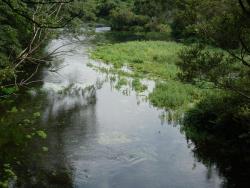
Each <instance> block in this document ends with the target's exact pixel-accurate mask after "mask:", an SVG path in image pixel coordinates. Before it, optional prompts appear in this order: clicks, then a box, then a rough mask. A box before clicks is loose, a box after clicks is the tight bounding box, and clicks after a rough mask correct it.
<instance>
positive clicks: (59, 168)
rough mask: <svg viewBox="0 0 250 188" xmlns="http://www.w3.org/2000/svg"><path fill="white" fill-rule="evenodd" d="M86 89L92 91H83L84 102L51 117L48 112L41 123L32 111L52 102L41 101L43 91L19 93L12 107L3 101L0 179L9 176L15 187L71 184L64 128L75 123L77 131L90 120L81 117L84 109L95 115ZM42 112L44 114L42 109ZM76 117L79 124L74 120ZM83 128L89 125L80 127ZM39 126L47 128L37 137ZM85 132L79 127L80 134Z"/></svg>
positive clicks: (93, 106) (93, 94) (92, 103)
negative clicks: (20, 95) (28, 93)
mask: <svg viewBox="0 0 250 188" xmlns="http://www.w3.org/2000/svg"><path fill="white" fill-rule="evenodd" d="M89 91H91V93H92V94H91V95H86V94H84V93H83V95H84V96H87V97H85V98H84V100H86V101H85V103H84V105H85V106H79V105H78V104H77V103H75V104H76V105H75V106H71V108H70V109H67V111H64V110H63V109H62V110H59V112H58V113H57V116H55V117H54V118H53V117H52V116H53V114H47V115H48V117H47V118H46V121H45V120H44V118H43V121H41V122H40V123H39V117H35V116H34V117H33V116H32V115H33V114H35V115H36V116H37V114H38V113H36V112H38V111H39V112H40V111H41V109H42V108H45V109H47V108H49V107H51V106H50V105H52V104H53V103H50V102H48V103H47V104H46V103H44V101H46V99H45V97H47V96H46V95H38V96H37V97H35V98H31V97H30V96H25V97H24V96H22V99H20V100H18V103H19V104H17V106H16V107H15V108H13V109H8V108H7V107H6V104H4V106H5V109H3V108H1V110H2V111H3V112H1V118H0V119H1V126H0V132H1V133H0V183H1V182H3V183H4V180H5V179H9V180H10V181H9V183H11V182H12V184H13V185H15V186H16V187H48V185H49V186H50V187H51V186H52V187H73V180H72V176H73V174H72V171H73V169H72V166H71V164H70V162H69V159H68V157H67V155H68V151H67V149H65V148H67V144H68V143H67V136H68V135H67V134H68V133H67V131H68V129H71V128H72V127H71V126H74V127H75V129H74V130H75V132H77V131H79V130H77V126H79V125H80V124H79V123H80V122H81V123H82V124H85V121H91V122H93V120H88V119H87V120H84V118H86V116H84V115H83V114H84V111H86V113H87V114H89V113H91V114H92V115H93V118H94V114H95V91H93V90H91V89H89ZM67 97H68V95H67ZM14 102H15V103H17V101H14ZM79 102H80V101H79ZM88 103H90V105H89V106H87V105H86V104H88ZM10 106H11V105H10ZM87 109H88V110H87ZM7 111H9V112H7ZM89 111H90V112H89ZM41 115H42V116H43V113H41ZM89 117H92V116H89ZM76 120H78V122H79V123H78V124H76V123H75V122H74V121H76ZM84 128H87V129H88V128H89V127H82V129H84ZM78 129H81V128H80V127H79V128H78ZM38 130H46V133H47V139H41V138H39V136H38V135H37V131H38ZM85 132H86V131H81V133H82V134H81V136H83V138H84V133H85ZM73 133H74V132H73ZM73 133H72V134H71V135H70V136H71V138H73V136H74V134H73ZM47 149H48V151H47ZM12 172H13V174H12ZM11 179H12V180H13V181H12V180H11ZM15 179H16V180H15ZM0 187H1V185H0Z"/></svg>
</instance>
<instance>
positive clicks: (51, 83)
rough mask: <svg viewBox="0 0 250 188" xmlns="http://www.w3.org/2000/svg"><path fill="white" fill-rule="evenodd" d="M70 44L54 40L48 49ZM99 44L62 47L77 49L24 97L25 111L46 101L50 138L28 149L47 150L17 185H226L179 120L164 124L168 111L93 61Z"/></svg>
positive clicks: (42, 124) (102, 187)
mask: <svg viewBox="0 0 250 188" xmlns="http://www.w3.org/2000/svg"><path fill="white" fill-rule="evenodd" d="M68 42H69V39H68V38H67V37H62V38H58V39H54V40H52V41H51V43H50V44H49V46H48V50H49V51H52V50H53V49H55V48H57V47H58V46H61V45H62V44H65V43H68ZM92 46H93V44H89V43H88V42H83V43H82V42H81V43H73V44H71V45H67V46H65V47H63V48H61V49H60V50H61V51H68V50H71V51H70V52H65V53H62V54H60V56H58V57H57V58H55V59H54V61H53V63H52V68H51V67H50V68H48V67H47V68H44V69H43V71H42V73H41V74H42V79H43V85H42V86H41V88H40V89H39V90H40V92H38V91H37V90H36V89H32V90H31V91H30V95H29V96H27V97H26V98H25V99H23V100H21V101H19V105H18V107H19V108H21V107H23V106H25V107H26V108H34V106H39V109H41V110H40V113H41V115H40V119H39V123H38V125H37V126H39V127H42V128H43V129H45V130H46V134H47V138H46V140H45V141H43V143H42V144H41V143H40V142H39V141H36V144H34V145H32V147H29V148H28V150H29V152H30V153H33V154H34V153H36V152H37V150H39V151H40V149H39V148H41V146H44V147H43V148H44V152H42V154H41V155H39V157H36V160H31V161H30V164H26V165H24V166H22V168H21V169H20V168H19V172H20V174H22V172H23V174H22V175H21V176H22V178H21V179H19V180H18V177H17V181H18V183H17V184H16V185H15V183H13V184H12V186H13V187H75V188H84V187H86V188H163V187H169V188H189V187H190V188H191V187H192V188H206V187H207V188H217V187H221V185H222V183H223V181H224V180H223V177H220V175H219V173H218V171H217V169H216V167H215V166H213V165H212V166H209V167H208V166H207V165H204V164H203V163H202V162H199V160H198V159H197V158H196V157H195V155H194V153H193V148H194V145H193V144H192V142H190V141H187V139H186V137H185V134H183V133H181V131H180V126H179V125H175V124H173V123H171V122H168V121H163V120H162V118H161V116H162V114H163V111H162V110H159V109H157V108H155V107H153V106H152V105H150V104H149V102H148V101H147V100H146V99H145V98H144V97H143V96H138V94H136V93H135V92H134V91H133V90H131V89H129V88H127V90H126V91H127V92H124V90H123V91H119V90H117V89H115V88H114V84H113V83H112V81H110V79H109V75H107V74H105V73H101V72H99V71H96V70H94V69H93V68H91V67H90V66H88V64H89V63H94V64H97V65H100V62H95V61H94V60H91V59H90V57H89V48H90V47H92ZM51 69H57V70H56V71H55V70H53V71H52V70H51ZM149 85H151V87H153V86H154V84H153V83H151V82H150V81H149ZM40 93H42V94H40ZM27 100H28V102H27ZM23 103H25V104H23ZM23 108H24V107H23ZM45 146H46V147H45ZM28 163H29V162H28ZM25 168H27V169H28V170H27V169H25Z"/></svg>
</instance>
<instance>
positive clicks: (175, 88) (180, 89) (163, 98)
mask: <svg viewBox="0 0 250 188" xmlns="http://www.w3.org/2000/svg"><path fill="white" fill-rule="evenodd" d="M200 95H201V92H200V90H199V89H197V88H195V87H194V86H192V85H189V84H183V83H181V82H178V81H168V82H163V83H157V84H156V87H155V89H154V90H153V92H152V93H150V94H149V100H150V102H151V103H152V104H153V105H154V106H157V107H159V108H164V109H166V110H168V109H178V108H179V107H182V108H187V107H189V106H190V105H191V104H192V103H193V102H194V101H195V100H198V99H199V98H200Z"/></svg>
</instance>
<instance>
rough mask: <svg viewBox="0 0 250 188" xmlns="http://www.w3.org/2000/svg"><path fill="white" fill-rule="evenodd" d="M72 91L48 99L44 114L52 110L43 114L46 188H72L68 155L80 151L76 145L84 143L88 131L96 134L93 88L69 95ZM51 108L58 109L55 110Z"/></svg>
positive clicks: (94, 93)
mask: <svg viewBox="0 0 250 188" xmlns="http://www.w3.org/2000/svg"><path fill="white" fill-rule="evenodd" d="M75 89H76V88H74V87H71V88H67V91H64V92H62V93H58V95H54V96H48V97H49V98H48V104H47V106H46V107H45V111H48V109H49V110H51V109H53V111H51V112H53V113H47V114H45V115H47V117H44V118H43V122H42V126H44V127H45V129H46V130H47V132H48V139H47V140H46V141H47V145H48V148H49V152H48V154H47V156H46V158H45V159H44V160H43V161H42V163H43V164H42V166H43V168H44V169H46V172H47V175H48V177H47V181H48V182H49V185H55V186H60V185H61V186H63V187H73V180H72V176H73V171H74V169H73V167H72V166H71V165H72V164H71V162H70V158H71V155H73V154H74V153H75V152H76V151H77V150H79V147H78V142H82V141H79V140H80V139H81V140H82V139H83V140H84V139H86V138H85V137H86V134H87V133H88V132H89V131H95V126H94V125H95V122H94V121H95V99H96V92H95V88H94V87H92V86H90V87H86V88H84V89H83V90H79V89H77V90H76V91H72V90H75ZM70 90H71V91H70ZM51 97H52V98H51ZM55 101H57V104H55ZM65 101H68V103H67V102H65ZM54 105H57V106H58V105H59V106H60V108H54ZM67 105H68V106H67ZM55 109H56V111H55ZM89 121H90V123H89ZM88 125H90V126H88Z"/></svg>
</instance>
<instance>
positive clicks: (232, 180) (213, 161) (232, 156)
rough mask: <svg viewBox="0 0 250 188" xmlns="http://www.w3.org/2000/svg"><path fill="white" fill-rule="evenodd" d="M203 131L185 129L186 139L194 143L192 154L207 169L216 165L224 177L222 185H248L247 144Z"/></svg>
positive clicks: (248, 154) (229, 186)
mask: <svg viewBox="0 0 250 188" xmlns="http://www.w3.org/2000/svg"><path fill="white" fill-rule="evenodd" d="M203 133H204V132H203ZM203 133H202V132H198V131H197V130H186V136H187V138H188V140H191V141H192V142H193V144H194V149H193V153H194V156H195V157H196V158H197V159H198V160H199V161H201V162H202V163H203V164H205V165H206V166H207V167H208V169H209V168H211V167H212V166H213V165H215V166H216V168H217V169H218V171H219V173H220V175H221V176H222V177H224V178H225V180H224V182H223V186H222V187H226V188H231V187H232V188H234V187H237V188H238V187H249V186H250V185H249V179H250V168H249V167H250V158H249V157H250V151H249V144H248V145H246V143H244V144H243V143H240V141H239V140H229V139H228V140H227V139H225V138H219V137H215V136H213V135H210V136H207V135H206V136H204V135H202V134H203Z"/></svg>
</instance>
